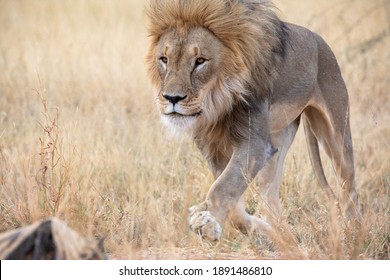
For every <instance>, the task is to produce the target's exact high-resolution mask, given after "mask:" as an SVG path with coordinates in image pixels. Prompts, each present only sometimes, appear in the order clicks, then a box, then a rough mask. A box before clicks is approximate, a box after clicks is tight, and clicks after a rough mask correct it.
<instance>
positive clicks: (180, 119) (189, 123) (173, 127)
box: [161, 115, 197, 137]
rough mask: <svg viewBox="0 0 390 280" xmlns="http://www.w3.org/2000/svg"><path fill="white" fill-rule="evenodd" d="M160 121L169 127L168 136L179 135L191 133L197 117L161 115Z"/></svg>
mask: <svg viewBox="0 0 390 280" xmlns="http://www.w3.org/2000/svg"><path fill="white" fill-rule="evenodd" d="M161 121H162V123H163V124H164V125H165V126H166V127H167V128H168V129H169V134H170V136H173V137H180V136H183V134H192V132H193V130H194V128H195V125H196V122H197V117H184V116H178V115H175V116H169V115H161Z"/></svg>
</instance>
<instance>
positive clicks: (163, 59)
mask: <svg viewBox="0 0 390 280" xmlns="http://www.w3.org/2000/svg"><path fill="white" fill-rule="evenodd" d="M160 61H161V62H162V63H164V64H167V63H168V58H167V57H165V56H162V57H160Z"/></svg>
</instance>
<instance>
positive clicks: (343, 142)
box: [305, 107, 360, 219]
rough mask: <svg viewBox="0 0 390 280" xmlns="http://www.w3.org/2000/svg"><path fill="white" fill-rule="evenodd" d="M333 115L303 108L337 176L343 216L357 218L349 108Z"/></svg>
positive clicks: (323, 109) (325, 109)
mask: <svg viewBox="0 0 390 280" xmlns="http://www.w3.org/2000/svg"><path fill="white" fill-rule="evenodd" d="M335 114H336V113H335V112H332V110H331V109H327V108H322V109H316V108H313V107H310V108H307V109H306V110H305V115H306V116H307V118H306V120H307V122H308V125H309V126H310V129H311V130H312V131H313V132H314V134H315V137H316V138H317V139H318V140H319V142H320V143H321V144H322V146H323V147H324V150H325V152H326V153H327V155H328V156H329V157H330V159H331V160H332V164H333V167H334V169H335V172H336V174H337V175H338V178H339V179H340V181H339V184H340V185H341V187H342V199H341V204H342V206H343V207H344V210H345V213H346V216H347V218H348V219H350V218H359V217H360V209H359V202H358V195H357V192H356V188H355V171H354V158H353V149H352V138H351V131H350V126H349V116H348V111H347V110H345V111H344V116H343V115H342V112H341V113H340V112H338V113H337V114H339V115H335Z"/></svg>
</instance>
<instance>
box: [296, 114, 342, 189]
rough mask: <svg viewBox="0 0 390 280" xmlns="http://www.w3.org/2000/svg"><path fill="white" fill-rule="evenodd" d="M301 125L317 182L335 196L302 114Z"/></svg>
mask: <svg viewBox="0 0 390 280" xmlns="http://www.w3.org/2000/svg"><path fill="white" fill-rule="evenodd" d="M303 125H304V128H305V136H306V141H307V146H308V150H309V156H310V161H311V164H312V166H313V169H314V174H315V176H316V178H317V181H318V183H319V184H320V186H321V188H323V189H324V190H325V192H326V193H327V194H328V195H330V196H331V197H335V195H334V193H333V190H332V188H331V187H330V185H329V183H328V180H327V179H326V176H325V172H324V168H323V166H322V162H321V156H320V150H319V146H318V140H317V138H316V136H315V135H314V132H313V131H312V129H311V127H310V124H309V122H308V120H307V118H306V116H304V114H303Z"/></svg>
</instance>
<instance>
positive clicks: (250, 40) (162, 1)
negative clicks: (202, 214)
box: [146, 0, 288, 150]
mask: <svg viewBox="0 0 390 280" xmlns="http://www.w3.org/2000/svg"><path fill="white" fill-rule="evenodd" d="M146 12H147V15H148V17H149V28H148V31H149V36H150V38H151V44H150V48H149V52H148V55H147V63H148V68H149V69H148V70H149V76H150V78H151V81H152V83H153V84H154V85H155V86H156V87H157V88H160V87H161V83H162V81H161V78H160V76H159V72H158V69H157V63H156V57H155V53H156V47H157V45H158V42H159V40H160V38H161V37H162V36H163V35H164V34H165V33H166V32H168V31H172V30H174V31H176V32H177V34H178V35H179V36H182V37H185V35H186V34H188V32H189V30H190V29H191V28H196V27H203V28H205V29H207V30H209V31H210V32H211V33H212V34H214V36H215V37H216V38H218V40H220V41H221V42H222V44H223V45H224V46H225V47H226V48H227V49H228V50H229V55H228V56H224V57H223V59H222V64H221V70H222V71H221V72H220V73H221V74H220V76H219V77H217V79H216V81H217V82H216V84H215V85H213V88H209V89H207V90H208V91H210V92H214V93H215V92H217V93H218V94H207V93H206V94H204V96H205V97H204V98H205V100H204V103H205V107H206V110H204V114H206V118H205V119H206V120H207V121H206V123H205V124H204V125H203V128H202V134H204V135H203V136H201V137H203V138H204V137H206V138H213V139H210V141H209V143H212V142H214V141H213V140H216V138H219V139H226V141H231V140H232V141H234V140H235V139H236V138H242V137H247V135H248V131H247V129H246V128H247V127H248V124H247V122H248V116H247V115H248V106H249V107H251V106H256V105H255V103H259V102H258V101H259V100H258V99H264V98H270V94H271V92H272V86H273V81H274V80H275V78H276V77H277V66H276V65H278V62H279V61H280V60H281V59H283V57H284V50H285V45H286V42H287V40H288V38H287V37H288V36H287V27H286V26H285V25H284V23H283V22H281V21H280V20H279V18H278V17H277V15H276V14H275V12H274V9H273V5H272V4H271V3H270V2H269V1H264V0H150V1H149V5H148V6H147V8H146ZM207 107H208V108H207ZM227 128H228V129H227ZM223 136H226V137H223ZM227 138H230V139H227ZM216 142H219V143H220V144H218V145H219V146H221V145H222V146H223V143H222V142H223V140H222V141H216ZM221 143H222V144H221ZM210 145H211V144H210ZM229 145H230V144H228V143H226V146H229ZM209 148H210V149H212V148H211V147H209ZM210 149H208V150H210ZM223 149H224V148H222V150H223Z"/></svg>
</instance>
